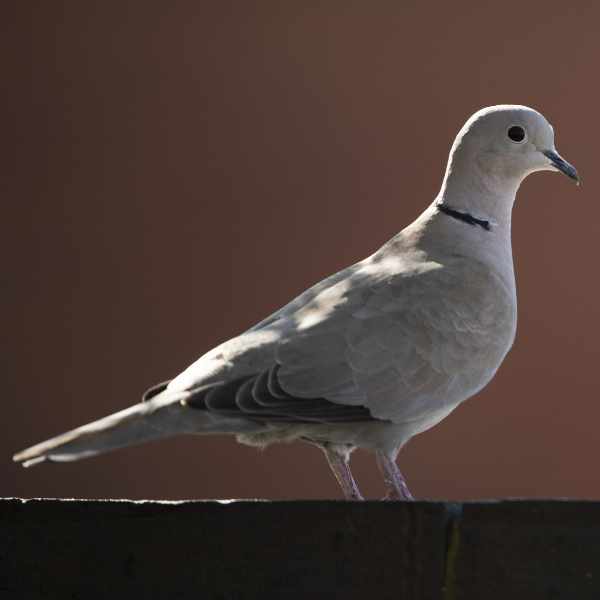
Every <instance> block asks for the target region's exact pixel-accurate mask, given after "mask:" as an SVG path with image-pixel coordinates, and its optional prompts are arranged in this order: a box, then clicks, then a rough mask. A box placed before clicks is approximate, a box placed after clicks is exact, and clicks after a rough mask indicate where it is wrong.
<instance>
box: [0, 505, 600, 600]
mask: <svg viewBox="0 0 600 600" xmlns="http://www.w3.org/2000/svg"><path fill="white" fill-rule="evenodd" d="M0 598H7V599H11V600H12V599H20V598H23V599H25V598H26V599H28V600H36V599H38V598H47V599H49V598H61V599H71V600H76V599H82V600H83V599H85V600H94V599H96V598H98V599H100V598H102V599H108V598H110V599H111V600H118V599H121V598H127V599H132V598H135V599H140V600H146V599H163V598H164V599H167V598H168V599H187V598H194V600H198V599H213V598H214V599H218V600H233V599H246V598H260V599H262V598H285V599H286V600H287V599H295V598H302V599H306V598H332V599H336V598H343V599H347V598H378V599H379V598H382V599H385V598H395V599H411V600H412V599H419V600H421V599H423V600H429V599H431V600H437V599H446V600H458V599H467V598H468V599H471V598H473V599H477V600H482V599H486V600H494V599H496V598H498V599H500V598H502V599H505V598H511V599H515V598H526V599H527V600H535V599H537V598H544V599H549V598H565V599H577V600H586V599H588V598H589V599H592V598H593V599H594V600H597V599H598V598H600V503H592V502H564V501H542V502H540V501H507V502H489V503H468V504H445V503H436V502H416V503H385V502H365V503H346V502H335V501H316V502H313V501H306V502H305V501H302V502H261V501H241V502H215V501H206V502H202V501H199V502H181V503H161V502H129V501H68V500H29V501H23V500H19V499H5V500H0Z"/></svg>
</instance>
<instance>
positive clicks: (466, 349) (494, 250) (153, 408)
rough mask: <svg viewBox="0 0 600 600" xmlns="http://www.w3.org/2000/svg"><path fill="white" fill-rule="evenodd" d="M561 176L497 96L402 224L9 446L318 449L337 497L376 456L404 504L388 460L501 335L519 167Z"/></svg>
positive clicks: (496, 350)
mask: <svg viewBox="0 0 600 600" xmlns="http://www.w3.org/2000/svg"><path fill="white" fill-rule="evenodd" d="M544 170H550V171H562V172H563V173H565V174H566V175H567V176H569V177H570V178H572V179H574V180H576V181H577V182H579V178H578V175H577V171H576V170H575V168H574V167H573V166H572V165H570V164H569V163H568V162H566V161H565V160H564V159H563V158H561V156H560V155H559V154H558V153H557V152H556V149H555V147H554V131H553V129H552V126H551V125H550V124H549V123H548V121H547V120H546V119H545V118H544V117H543V116H542V115H541V114H540V113H539V112H537V111H535V110H533V109H531V108H528V107H526V106H518V105H502V106H492V107H488V108H484V109H482V110H480V111H478V112H477V113H475V114H474V115H473V116H472V117H471V118H470V119H469V120H468V121H467V122H466V124H465V125H464V126H463V128H462V129H461V130H460V132H459V133H458V135H457V137H456V139H455V141H454V144H453V146H452V149H451V151H450V157H449V159H448V165H447V168H446V173H445V176H444V179H443V183H442V187H441V190H440V192H439V194H438V196H437V197H436V198H435V200H434V201H433V203H432V204H431V205H430V206H429V207H428V208H427V209H426V210H425V211H424V212H423V214H421V215H420V216H419V217H418V218H417V219H416V221H414V222H413V223H412V224H410V225H409V226H408V227H406V228H405V229H403V230H402V231H401V232H400V233H399V234H397V235H396V236H395V237H393V238H392V239H391V240H389V241H388V242H387V243H386V244H384V245H383V246H382V247H381V248H380V249H379V250H377V252H375V253H374V254H372V255H371V256H369V257H368V258H365V259H364V260H362V261H360V262H358V263H356V264H354V265H352V266H350V267H348V268H346V269H344V270H342V271H340V272H339V273H336V274H334V275H331V276H330V277H327V278H326V279H324V280H323V281H321V282H319V283H317V284H316V285H314V286H313V287H311V288H310V289H308V290H307V291H305V292H304V293H303V294H301V295H300V296H298V297H297V298H296V299H295V300H293V301H292V302H290V303H289V304H287V305H286V306H284V307H283V308H282V309H280V310H278V311H277V312H275V313H274V314H273V315H271V316H270V317H268V318H266V319H265V320H264V321H262V322H260V323H258V324H257V325H255V326H254V327H252V328H251V329H249V330H248V331H246V332H245V333H242V334H240V335H239V336H237V337H234V338H233V339H230V340H228V341H226V342H224V343H223V344H221V345H220V346H218V347H216V348H215V349H213V350H211V351H210V352H208V353H207V354H205V355H203V356H202V357H201V358H199V359H198V360H197V361H196V362H195V363H193V364H192V365H191V366H189V367H188V368H187V369H185V370H184V371H183V372H182V373H181V374H180V375H178V376H177V377H175V378H174V379H172V380H171V381H169V382H166V383H162V384H159V385H157V386H155V387H153V388H151V389H150V390H149V391H148V392H146V394H144V397H143V400H142V402H140V403H139V404H136V405H134V406H132V407H130V408H127V409H125V410H123V411H120V412H117V413H115V414H113V415H110V416H108V417H105V418H104V419H100V420H99V421H95V422H93V423H91V424H89V425H84V426H82V427H79V428H78V429H75V430H73V431H70V432H68V433H65V434H63V435H60V436H58V437H55V438H53V439H51V440H49V441H46V442H42V443H40V444H37V445H36V446H33V447H31V448H29V449H27V450H24V451H23V452H20V453H18V454H16V455H15V456H14V460H15V461H18V462H22V463H23V464H24V465H25V466H29V465H33V464H37V463H39V462H41V461H44V460H49V461H70V460H76V459H79V458H84V457H88V456H93V455H95V454H100V453H102V452H105V451H108V450H111V449H115V448H120V447H124V446H129V445H132V444H137V443H140V442H143V441H146V440H150V439H156V438H161V437H167V436H172V435H176V434H183V433H190V434H222V433H230V434H234V435H236V436H237V439H238V441H240V442H242V443H245V444H250V445H255V446H266V445H268V444H271V443H272V442H280V441H292V440H303V441H307V442H310V443H313V444H316V445H317V446H319V447H320V448H322V449H323V451H324V452H325V455H326V457H327V459H328V461H329V464H330V466H331V468H332V470H333V472H334V474H335V476H336V478H337V480H338V482H339V484H340V486H341V488H342V491H343V493H344V495H345V497H346V498H348V499H354V500H357V499H361V494H360V492H359V489H358V487H357V485H356V483H355V481H354V479H353V477H352V474H351V472H350V467H349V457H350V453H351V452H352V451H353V450H354V449H355V448H366V449H368V450H372V451H374V452H375V454H376V459H377V463H378V466H379V468H380V469H381V471H382V473H383V476H384V480H385V483H386V487H387V488H388V496H387V497H388V498H390V499H411V498H412V496H411V494H410V492H409V490H408V487H407V485H406V483H405V481H404V478H403V476H402V474H401V472H400V470H399V469H398V467H397V466H396V457H397V454H398V452H399V450H400V448H402V446H403V445H404V444H406V442H407V441H408V440H409V439H410V438H411V437H412V436H414V435H416V434H417V433H420V432H422V431H425V430H426V429H429V428H430V427H433V426H434V425H436V424H437V423H439V421H441V420H442V419H443V418H444V417H446V416H447V415H448V414H449V413H450V412H452V411H453V410H454V409H455V408H456V407H457V406H458V405H459V404H460V403H461V402H463V401H464V400H466V399H467V398H469V397H471V396H473V395H474V394H476V393H477V392H478V391H480V390H481V389H482V388H483V387H484V386H485V385H486V384H487V383H488V382H489V381H490V380H491V379H492V377H493V376H494V374H495V373H496V371H497V369H498V367H499V366H500V364H501V363H502V360H503V359H504V357H505V356H506V354H507V352H508V350H509V349H510V347H511V345H512V343H513V340H514V337H515V331H516V322H517V302H516V291H515V279H514V271H513V260H512V249H511V233H510V230H511V211H512V206H513V203H514V200H515V195H516V192H517V189H518V188H519V185H520V184H521V182H522V181H523V179H524V178H525V177H526V176H527V175H529V174H530V173H533V172H534V171H544Z"/></svg>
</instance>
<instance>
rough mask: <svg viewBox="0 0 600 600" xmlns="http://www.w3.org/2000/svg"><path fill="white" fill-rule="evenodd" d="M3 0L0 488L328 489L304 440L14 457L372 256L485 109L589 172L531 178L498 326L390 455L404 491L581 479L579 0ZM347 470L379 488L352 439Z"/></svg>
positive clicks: (592, 345)
mask: <svg viewBox="0 0 600 600" xmlns="http://www.w3.org/2000/svg"><path fill="white" fill-rule="evenodd" d="M12 4H13V7H12V9H10V7H9V3H6V4H5V5H4V6H5V8H4V9H3V10H4V11H6V12H5V14H4V16H3V17H2V18H1V19H0V22H1V23H2V25H1V27H2V29H3V31H2V32H1V36H0V40H1V44H2V52H1V59H0V60H2V62H3V63H5V64H3V67H2V71H1V72H2V74H3V84H4V85H3V88H4V90H3V93H2V98H1V100H0V101H1V102H2V104H3V108H2V116H3V117H4V119H5V120H6V122H5V124H4V125H3V126H2V141H3V146H4V150H5V156H4V158H3V159H2V167H1V169H2V172H3V180H4V184H3V194H2V208H3V212H4V218H3V219H2V222H3V225H4V226H5V227H4V229H5V231H4V233H3V235H2V242H3V244H4V245H5V247H4V249H3V257H4V258H5V260H6V266H5V268H4V270H3V271H4V278H3V294H2V295H3V300H4V301H5V303H6V304H5V306H4V309H3V316H4V332H5V334H4V336H3V337H4V340H5V344H6V345H5V351H4V356H5V363H4V364H5V373H4V377H3V382H4V389H3V395H2V412H1V415H2V425H1V427H2V433H1V435H0V459H1V460H0V495H3V496H9V495H18V496H78V497H132V498H145V497H153V498H174V499H176V498H187V497H192V498H205V497H270V498H296V497H305V498H320V497H331V496H337V495H338V491H337V488H336V485H335V483H334V481H333V478H332V476H331V475H330V474H329V472H328V470H327V467H326V465H325V463H324V461H323V459H322V457H321V456H320V453H319V452H318V451H317V450H315V449H313V448H310V447H308V446H306V447H305V446H301V445H291V446H279V447H277V448H272V449H269V450H267V451H266V452H263V453H259V452H256V451H255V450H253V449H251V448H246V447H242V446H238V445H237V444H236V443H235V441H234V440H233V439H229V438H181V439H173V440H168V441H163V442H161V443H155V444H150V445H146V446H143V447H139V448H135V449H130V450H125V451H121V452H119V453H115V454H112V455H107V456H104V457H100V458H95V459H91V460H88V461H83V462H80V463H73V464H69V465H59V466H54V465H50V466H42V467H39V468H36V469H32V470H27V471H26V470H22V469H21V468H20V467H17V466H15V465H13V464H11V462H10V456H11V454H12V452H14V451H16V450H19V449H21V448H22V447H24V446H26V445H29V444H31V443H34V442H37V441H41V440H42V439H46V438H47V437H49V436H51V435H53V434H56V433H59V432H62V431H64V430H66V429H68V428H71V427H74V426H76V425H79V424H82V423H84V422H87V421H90V420H92V419H94V418H97V417H100V416H103V415H105V414H107V413H109V412H112V411H115V410H118V409H120V408H123V407H125V406H127V405H129V404H131V403H133V402H135V401H137V399H138V397H139V395H140V393H141V392H142V391H143V390H144V389H145V387H146V386H148V385H150V384H152V383H155V382H156V381H158V380H162V379H166V378H169V377H172V376H174V375H175V374H177V372H178V371H179V370H180V369H181V368H183V367H184V366H186V365H187V364H188V363H190V362H191V361H192V360H194V359H195V358H196V357H197V356H198V355H200V354H201V353H203V352H205V351H206V350H208V349H210V348H211V347H212V346H213V345H215V344H217V343H218V342H219V341H222V340H224V339H227V338H228V337H230V336H232V335H235V334H236V333H237V332H239V331H241V330H243V329H245V328H247V327H248V326H250V325H252V324H253V323H254V322H256V321H258V320H260V319H261V318H263V317H264V316H265V315H266V314H268V313H270V312H271V311H272V310H274V309H276V308H278V307H279V306H280V305H282V304H283V303H285V302H286V301H287V300H289V299H290V298H291V297H293V296H294V295H295V294H296V293H298V292H300V291H301V290H303V289H304V288H305V287H307V286H308V285H310V284H312V283H314V282H315V281H317V280H319V279H321V278H322V277H324V276H325V275H327V274H329V273H331V272H333V271H334V270H337V269H339V268H341V267H343V266H345V265H348V264H350V263H352V262H354V261H355V260H358V259H360V258H362V257H364V256H365V255H367V254H368V253H370V252H372V251H373V250H374V249H375V248H376V247H377V246H379V245H380V244H381V243H382V242H384V241H385V240H386V239H388V238H389V237H391V236H392V235H393V234H394V233H395V232H396V231H398V230H399V229H401V228H402V227H403V226H404V225H406V224H407V223H408V222H410V220H412V219H413V218H414V217H415V216H416V215H417V214H418V213H419V212H420V211H421V210H422V209H423V208H424V207H425V206H426V205H427V204H428V203H429V202H430V201H431V199H432V198H433V196H434V195H435V194H436V192H437V190H438V186H439V183H440V179H441V176H442V172H443V168H444V163H445V160H446V156H447V152H448V149H449V147H450V144H451V141H452V139H453V137H454V135H455V133H456V132H457V130H458V129H459V127H460V126H461V125H462V123H463V122H464V120H465V119H466V118H467V117H468V116H469V114H471V113H472V112H473V111H475V110H476V109H478V108H480V107H482V106H485V105H489V104H499V103H523V104H529V105H532V106H534V107H536V108H539V109H540V110H542V111H543V112H544V113H545V114H546V116H547V117H548V118H549V119H550V121H551V122H552V123H553V124H554V125H555V128H556V131H557V147H558V148H559V150H560V151H561V152H562V153H563V155H564V156H565V157H567V158H568V159H569V160H571V161H572V162H574V163H575V164H576V165H577V167H578V168H579V170H580V172H581V173H582V174H583V177H584V179H585V185H584V187H583V188H581V189H576V188H575V187H574V186H572V185H571V183H570V182H569V181H568V180H567V179H566V178H563V177H559V176H558V175H551V174H541V175H536V176H534V177H531V178H530V179H529V180H527V182H526V183H525V184H524V185H523V187H522V189H521V192H520V194H519V200H518V203H517V205H516V208H515V211H516V214H515V219H514V250H515V260H516V267H517V277H518V285H519V301H520V306H519V309H520V312H519V319H520V321H519V331H518V337H517V342H516V345H515V347H514V349H513V351H512V352H511V353H510V354H509V356H508V358H507V360H506V362H505V364H504V366H503V367H502V369H501V371H500V372H499V374H498V376H497V377H496V378H495V379H494V381H493V382H492V383H491V384H490V386H489V387H488V388H487V389H486V390H485V391H484V392H483V393H481V394H480V395H479V396H478V397H477V398H476V399H473V400H471V401H469V402H468V403H466V404H465V405H464V406H463V407H461V408H460V409H459V410H458V411H457V412H455V413H454V414H453V415H452V416H451V417H450V418H448V419H447V420H446V421H444V422H443V423H442V424H441V425H439V426H438V427H436V428H435V429H433V430H431V431H430V432H428V433H425V434H424V435H422V436H419V437H417V438H416V439H414V440H413V441H412V442H411V443H410V444H409V446H408V447H407V448H406V449H405V450H404V451H403V453H402V454H401V456H400V459H399V463H400V465H401V467H402V468H403V470H404V471H405V474H406V476H407V478H408V480H409V482H410V484H411V486H412V488H413V491H414V493H415V494H416V495H417V496H419V497H432V498H481V497H491V496H572V497H584V498H593V497H598V496H599V495H600V476H599V475H598V469H597V458H596V457H597V456H598V453H599V451H600V448H599V444H598V433H597V431H598V421H599V419H600V403H599V402H598V395H597V387H598V385H597V373H598V357H599V352H598V342H597V334H598V332H597V330H598V326H599V323H600V307H599V306H598V301H597V296H598V277H597V253H598V251H597V244H598V239H599V235H600V203H599V198H598V186H597V184H596V181H595V176H596V173H597V170H598V169H597V165H596V162H597V156H598V148H597V141H596V140H597V138H598V131H597V130H598V116H597V115H598V106H599V105H600V102H599V100H600V89H599V86H598V58H599V44H600V40H599V38H598V30H599V27H598V25H599V19H600V7H598V5H595V4H593V3H585V4H584V3H581V6H582V7H583V6H585V8H578V7H577V6H576V4H574V3H567V2H554V3H553V2H533V3H525V2H519V3H510V2H505V3H500V4H498V3H495V2H478V3H473V4H472V5H467V4H464V5H461V4H460V3H439V4H437V5H436V4H431V3H416V2H413V3H407V2H400V1H394V2H391V1H390V2H384V1H380V2H349V1H347V0H345V1H343V2H342V1H340V2H334V1H329V2H323V3H318V6H312V5H317V3H304V2H287V3H280V2H237V3H234V2H216V1H215V2H197V1H194V2H192V1H190V2H150V1H144V2H141V1H139V2H135V1H133V0H130V1H119V2H89V1H88V2H81V1H72V2H58V1H57V2H42V1H40V2H32V1H27V0H19V1H15V2H13V3H12ZM306 5H311V7H307V6H306ZM9 13H10V14H9ZM4 119H3V120H4ZM354 465H355V469H356V473H357V475H358V477H359V479H360V482H361V484H362V486H363V488H364V491H365V492H366V493H367V494H369V495H378V494H380V493H381V491H382V489H381V484H380V481H379V477H378V474H377V473H376V470H375V468H374V465H373V463H372V461H371V458H370V457H369V456H367V455H362V454H360V453H357V455H356V458H355V460H354Z"/></svg>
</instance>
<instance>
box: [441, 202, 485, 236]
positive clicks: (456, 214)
mask: <svg viewBox="0 0 600 600" xmlns="http://www.w3.org/2000/svg"><path fill="white" fill-rule="evenodd" d="M436 208H437V209H438V210H439V211H440V212H443V213H444V214H445V215H448V216H449V217H452V218H453V219H458V220H459V221H462V222H463V223H468V224H469V225H478V226H479V227H482V228H483V229H485V230H486V231H490V229H491V228H492V227H491V225H490V222H489V221H484V220H483V219H477V218H476V217H474V216H473V215H470V214H469V213H464V212H460V211H458V210H454V209H453V208H450V207H449V206H448V205H447V204H443V203H441V202H440V203H439V204H436Z"/></svg>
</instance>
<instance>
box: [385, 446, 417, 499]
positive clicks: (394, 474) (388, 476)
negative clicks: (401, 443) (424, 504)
mask: <svg viewBox="0 0 600 600" xmlns="http://www.w3.org/2000/svg"><path fill="white" fill-rule="evenodd" d="M376 456H377V466H378V467H379V470H380V471H381V473H382V474H383V479H384V481H385V485H386V487H387V489H388V494H387V496H386V497H385V500H414V498H413V497H412V494H411V493H410V491H409V489H408V486H407V485H406V481H404V477H403V475H402V473H401V472H400V469H399V468H398V465H397V464H396V460H395V456H390V455H389V454H386V453H385V452H381V451H380V450H377V452H376Z"/></svg>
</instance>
